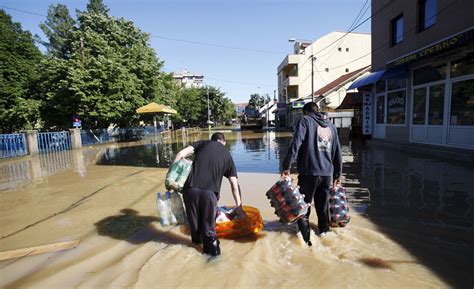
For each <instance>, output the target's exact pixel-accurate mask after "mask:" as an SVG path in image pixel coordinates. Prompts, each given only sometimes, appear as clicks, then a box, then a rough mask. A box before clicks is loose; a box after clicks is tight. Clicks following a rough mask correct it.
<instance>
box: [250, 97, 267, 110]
mask: <svg viewBox="0 0 474 289" xmlns="http://www.w3.org/2000/svg"><path fill="white" fill-rule="evenodd" d="M267 97H268V95H267ZM268 98H269V97H268ZM269 100H270V99H269ZM264 104H265V96H263V95H260V94H258V93H254V94H251V95H250V100H249V104H248V105H247V107H246V108H247V109H258V108H260V107H262V106H263V105H264Z"/></svg>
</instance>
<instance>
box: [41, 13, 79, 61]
mask: <svg viewBox="0 0 474 289" xmlns="http://www.w3.org/2000/svg"><path fill="white" fill-rule="evenodd" d="M75 24H76V21H74V19H73V18H72V17H71V15H70V14H69V10H68V9H67V7H66V6H65V5H62V4H58V5H51V6H50V7H49V8H48V16H47V18H46V22H44V23H41V24H40V28H41V30H43V32H44V34H45V35H46V37H48V40H49V42H46V41H42V44H44V45H45V46H46V47H47V49H48V53H49V54H50V55H52V56H54V57H56V58H61V59H69V58H70V56H71V52H72V51H71V50H72V47H71V41H72V34H73V32H74V25H75Z"/></svg>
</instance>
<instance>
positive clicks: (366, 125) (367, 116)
mask: <svg viewBox="0 0 474 289" xmlns="http://www.w3.org/2000/svg"><path fill="white" fill-rule="evenodd" d="M372 102H373V100H372V93H364V94H363V96H362V134H372Z"/></svg>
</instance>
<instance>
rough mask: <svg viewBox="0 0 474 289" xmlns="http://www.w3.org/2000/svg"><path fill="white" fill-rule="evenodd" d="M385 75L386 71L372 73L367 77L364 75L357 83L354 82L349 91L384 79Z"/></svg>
mask: <svg viewBox="0 0 474 289" xmlns="http://www.w3.org/2000/svg"><path fill="white" fill-rule="evenodd" d="M384 73H385V69H383V70H379V71H374V72H371V73H369V74H367V75H362V76H361V77H359V78H358V79H357V80H356V81H354V82H353V83H352V84H351V85H350V86H349V88H348V89H347V90H351V89H354V88H358V87H361V86H364V85H367V84H371V83H373V82H376V81H377V80H379V79H380V78H382V76H383V74H384Z"/></svg>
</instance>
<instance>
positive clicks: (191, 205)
mask: <svg viewBox="0 0 474 289" xmlns="http://www.w3.org/2000/svg"><path fill="white" fill-rule="evenodd" d="M225 144H226V141H225V137H224V134H222V133H219V132H217V133H214V134H213V135H212V137H211V140H209V141H199V142H196V143H194V144H192V145H190V146H188V147H186V148H185V149H183V150H181V151H180V152H178V154H177V155H176V158H175V161H177V160H179V159H182V158H185V157H187V156H189V155H192V154H195V157H194V161H193V166H192V169H191V173H190V174H189V177H188V179H187V180H186V183H185V184H184V188H183V199H184V204H185V206H186V214H187V216H188V221H189V227H190V229H191V240H192V242H193V244H201V243H203V252H204V253H205V254H208V255H210V256H218V255H220V254H221V249H220V246H219V244H220V242H219V240H218V239H217V235H216V211H217V201H218V200H219V192H220V189H221V183H222V177H223V176H225V177H226V178H227V179H229V182H230V185H231V190H232V194H233V196H234V200H235V205H236V209H235V210H234V212H235V214H236V215H237V216H238V217H239V218H245V217H246V216H245V213H244V211H243V209H242V202H241V199H240V190H239V184H238V182H237V169H236V168H235V164H234V160H233V159H232V156H231V155H230V153H229V151H228V150H227V149H226V148H225Z"/></svg>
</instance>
